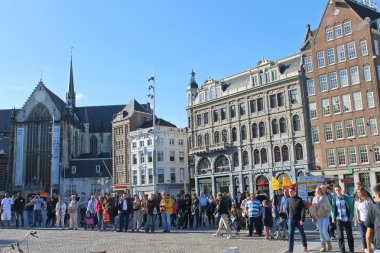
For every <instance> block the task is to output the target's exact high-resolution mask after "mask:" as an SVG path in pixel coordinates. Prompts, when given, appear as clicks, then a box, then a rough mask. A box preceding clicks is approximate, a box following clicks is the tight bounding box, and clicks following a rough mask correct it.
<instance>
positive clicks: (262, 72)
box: [259, 70, 265, 84]
mask: <svg viewBox="0 0 380 253" xmlns="http://www.w3.org/2000/svg"><path fill="white" fill-rule="evenodd" d="M264 80H265V74H264V71H262V70H260V76H259V84H264V83H265V81H264Z"/></svg>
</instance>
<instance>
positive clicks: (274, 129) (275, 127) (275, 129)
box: [272, 119, 278, 134]
mask: <svg viewBox="0 0 380 253" xmlns="http://www.w3.org/2000/svg"><path fill="white" fill-rule="evenodd" d="M272 133H273V134H278V120H277V119H274V120H272Z"/></svg>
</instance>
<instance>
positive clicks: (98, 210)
mask: <svg viewBox="0 0 380 253" xmlns="http://www.w3.org/2000/svg"><path fill="white" fill-rule="evenodd" d="M103 202H104V199H103V197H102V196H100V197H99V199H98V202H96V216H97V218H98V228H99V232H101V231H104V223H103Z"/></svg>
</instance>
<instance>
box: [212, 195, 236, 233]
mask: <svg viewBox="0 0 380 253" xmlns="http://www.w3.org/2000/svg"><path fill="white" fill-rule="evenodd" d="M216 200H217V201H219V205H218V208H217V210H216V212H215V213H217V214H218V215H219V216H220V221H219V227H218V231H217V232H216V233H215V234H214V236H215V237H219V236H220V235H221V233H222V229H223V227H225V228H226V229H227V234H228V236H227V239H233V236H232V231H231V228H230V226H229V225H228V221H227V218H228V215H229V214H230V211H229V209H228V203H227V198H226V197H223V195H222V193H221V192H219V193H218V195H217V197H216Z"/></svg>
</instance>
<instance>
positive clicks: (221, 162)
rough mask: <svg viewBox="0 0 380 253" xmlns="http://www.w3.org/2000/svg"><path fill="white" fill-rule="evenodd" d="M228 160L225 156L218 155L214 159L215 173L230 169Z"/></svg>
mask: <svg viewBox="0 0 380 253" xmlns="http://www.w3.org/2000/svg"><path fill="white" fill-rule="evenodd" d="M230 170H231V169H230V162H229V161H228V159H227V157H225V156H219V157H218V159H216V161H215V173H219V172H226V171H230Z"/></svg>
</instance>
